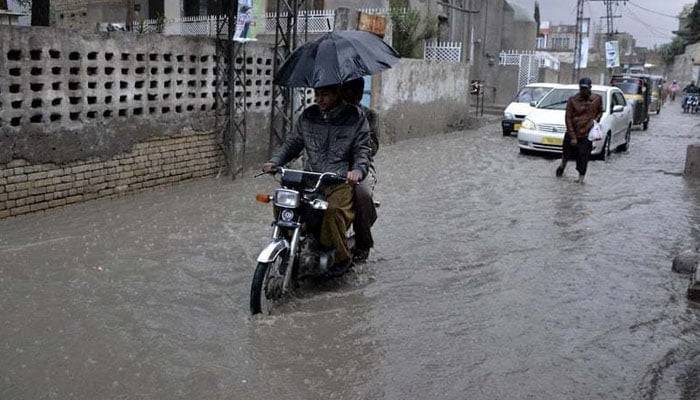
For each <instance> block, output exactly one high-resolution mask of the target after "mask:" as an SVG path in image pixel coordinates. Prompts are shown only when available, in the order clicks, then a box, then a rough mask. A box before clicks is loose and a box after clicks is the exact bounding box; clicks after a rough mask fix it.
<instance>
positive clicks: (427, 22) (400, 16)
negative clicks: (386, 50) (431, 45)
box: [389, 0, 439, 58]
mask: <svg viewBox="0 0 700 400" xmlns="http://www.w3.org/2000/svg"><path fill="white" fill-rule="evenodd" d="M389 7H390V10H391V11H390V15H391V23H392V24H393V30H392V34H393V43H392V44H393V46H394V48H395V49H396V51H397V52H398V53H399V55H401V57H407V58H412V57H417V56H419V49H420V47H419V46H420V44H421V42H423V41H424V40H427V39H431V38H434V37H437V34H438V31H439V28H438V19H437V17H433V16H430V15H427V16H425V17H421V15H420V13H419V12H418V11H416V10H413V9H410V8H408V1H407V0H391V1H390V2H389Z"/></svg>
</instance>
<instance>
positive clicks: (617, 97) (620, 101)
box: [613, 92, 627, 107]
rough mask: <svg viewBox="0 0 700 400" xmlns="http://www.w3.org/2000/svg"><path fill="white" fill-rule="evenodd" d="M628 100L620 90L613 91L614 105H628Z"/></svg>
mask: <svg viewBox="0 0 700 400" xmlns="http://www.w3.org/2000/svg"><path fill="white" fill-rule="evenodd" d="M626 105H627V101H626V100H625V96H623V95H622V93H620V92H615V93H613V106H623V107H624V106H626Z"/></svg>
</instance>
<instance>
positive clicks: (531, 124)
mask: <svg viewBox="0 0 700 400" xmlns="http://www.w3.org/2000/svg"><path fill="white" fill-rule="evenodd" d="M521 127H523V128H525V129H530V130H535V129H537V125H536V124H535V123H534V122H532V120H530V119H527V118H525V121H523V124H522V125H521Z"/></svg>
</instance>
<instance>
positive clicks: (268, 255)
mask: <svg viewBox="0 0 700 400" xmlns="http://www.w3.org/2000/svg"><path fill="white" fill-rule="evenodd" d="M284 250H289V242H287V240H285V239H279V240H275V241H274V242H272V243H270V244H268V245H267V247H265V248H264V249H263V251H261V252H260V255H259V256H258V262H259V263H270V262H273V261H275V259H277V256H279V255H280V254H281V253H282V251H284Z"/></svg>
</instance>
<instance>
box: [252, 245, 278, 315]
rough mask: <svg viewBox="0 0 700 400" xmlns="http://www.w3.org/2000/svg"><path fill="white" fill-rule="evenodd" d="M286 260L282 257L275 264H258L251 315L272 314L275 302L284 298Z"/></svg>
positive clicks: (254, 279) (254, 276)
mask: <svg viewBox="0 0 700 400" xmlns="http://www.w3.org/2000/svg"><path fill="white" fill-rule="evenodd" d="M286 260H287V257H286V256H282V255H280V256H279V257H277V259H276V260H275V261H274V262H271V263H258V265H257V267H256V268H255V273H254V274H253V282H252V283H251V285H250V313H251V314H253V315H255V314H260V313H265V314H270V313H271V312H272V306H273V304H274V302H275V301H277V300H279V299H281V298H282V286H283V284H284V270H285V269H284V267H286Z"/></svg>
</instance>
